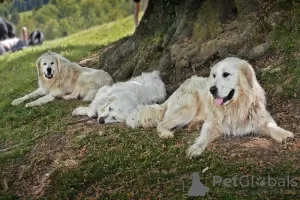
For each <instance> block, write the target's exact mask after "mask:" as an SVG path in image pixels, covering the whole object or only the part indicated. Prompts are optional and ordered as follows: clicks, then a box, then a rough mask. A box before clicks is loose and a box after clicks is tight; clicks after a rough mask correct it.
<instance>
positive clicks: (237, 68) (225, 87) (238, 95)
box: [126, 57, 294, 157]
mask: <svg viewBox="0 0 300 200" xmlns="http://www.w3.org/2000/svg"><path fill="white" fill-rule="evenodd" d="M200 120H201V121H204V124H203V126H202V128H201V133H200V136H199V137H198V138H197V139H196V141H195V143H194V144H193V145H192V146H191V147H190V148H189V149H188V150H187V155H188V157H194V156H198V155H200V154H201V153H202V152H203V151H204V149H205V148H206V147H207V145H208V144H209V143H210V142H212V141H214V140H215V139H217V138H218V137H219V136H221V135H222V134H223V135H233V136H243V135H246V134H249V133H259V134H262V135H266V136H269V137H271V138H273V139H274V140H276V141H278V142H281V141H282V140H283V139H286V138H288V137H293V136H294V134H293V133H292V132H290V131H286V130H284V129H282V128H281V127H279V126H277V124H276V123H275V121H274V120H273V118H272V117H271V115H270V113H269V112H268V111H267V110H266V98H265V92H264V90H263V88H262V87H261V86H260V85H259V83H258V81H257V79H256V75H255V72H254V70H253V68H252V66H251V65H250V64H249V63H248V62H246V61H244V60H241V59H239V58H235V57H229V58H225V59H224V60H222V61H220V62H218V63H217V64H216V65H214V66H213V67H212V69H211V72H210V76H209V78H202V77H195V76H194V77H192V78H190V79H188V80H187V81H185V82H184V83H183V84H182V85H181V86H180V87H179V88H178V89H177V90H176V91H175V92H174V94H173V95H172V96H171V97H170V98H169V99H168V100H167V101H166V102H165V103H163V104H161V105H157V104H156V105H150V106H140V107H138V108H137V109H136V110H134V111H133V112H132V113H130V114H129V116H128V118H127V121H126V123H127V125H128V126H130V127H132V128H136V127H139V126H142V127H153V126H157V130H158V132H159V134H160V137H161V138H172V137H173V133H172V132H171V131H170V129H172V128H175V127H179V126H185V125H187V124H189V123H193V122H195V121H200Z"/></svg>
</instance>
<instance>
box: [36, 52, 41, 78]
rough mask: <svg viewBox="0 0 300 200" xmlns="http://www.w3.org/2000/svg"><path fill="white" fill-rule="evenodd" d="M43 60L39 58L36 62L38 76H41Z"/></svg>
mask: <svg viewBox="0 0 300 200" xmlns="http://www.w3.org/2000/svg"><path fill="white" fill-rule="evenodd" d="M41 60H42V57H39V58H38V59H37V61H36V62H35V66H36V69H37V72H38V76H40V69H41V67H40V66H41Z"/></svg>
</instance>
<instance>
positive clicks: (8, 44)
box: [0, 27, 28, 55]
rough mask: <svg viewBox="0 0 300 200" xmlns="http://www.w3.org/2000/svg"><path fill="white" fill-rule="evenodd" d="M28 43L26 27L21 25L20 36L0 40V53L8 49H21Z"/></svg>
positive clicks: (8, 50)
mask: <svg viewBox="0 0 300 200" xmlns="http://www.w3.org/2000/svg"><path fill="white" fill-rule="evenodd" d="M27 45H28V32H27V28H26V27H22V30H21V33H20V37H19V38H17V37H14V38H10V39H6V40H3V41H0V55H1V54H4V53H6V52H10V51H18V50H22V49H23V48H25V47H26V46H27Z"/></svg>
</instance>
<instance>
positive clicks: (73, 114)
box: [72, 107, 87, 116]
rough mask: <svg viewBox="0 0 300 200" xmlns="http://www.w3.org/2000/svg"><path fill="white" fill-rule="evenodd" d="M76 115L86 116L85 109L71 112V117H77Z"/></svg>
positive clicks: (79, 108) (81, 108)
mask: <svg viewBox="0 0 300 200" xmlns="http://www.w3.org/2000/svg"><path fill="white" fill-rule="evenodd" d="M77 115H87V113H86V108H85V107H78V108H75V109H74V110H73V112H72V116H77Z"/></svg>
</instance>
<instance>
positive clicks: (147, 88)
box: [72, 71, 166, 123]
mask: <svg viewBox="0 0 300 200" xmlns="http://www.w3.org/2000/svg"><path fill="white" fill-rule="evenodd" d="M165 98H166V89H165V84H164V83H163V82H162V80H161V79H160V76H159V72H158V71H153V72H151V73H142V75H141V76H138V77H135V78H132V79H130V80H129V81H127V82H119V83H116V84H114V85H112V86H105V87H103V88H101V89H100V90H99V91H98V93H97V95H96V97H95V99H94V100H93V102H92V103H91V104H90V106H89V107H79V108H76V109H75V110H74V111H73V113H72V115H88V116H89V117H95V116H97V117H98V122H99V123H114V122H125V121H126V118H127V116H128V114H129V113H130V112H131V111H132V110H133V109H135V108H136V107H137V106H138V105H145V104H153V103H156V102H162V101H164V100H165Z"/></svg>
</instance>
